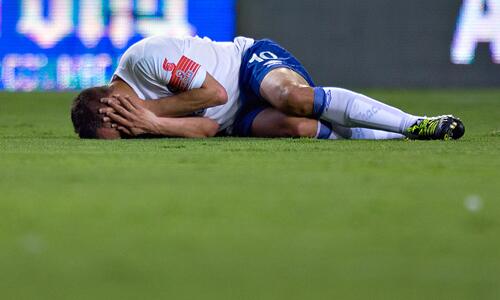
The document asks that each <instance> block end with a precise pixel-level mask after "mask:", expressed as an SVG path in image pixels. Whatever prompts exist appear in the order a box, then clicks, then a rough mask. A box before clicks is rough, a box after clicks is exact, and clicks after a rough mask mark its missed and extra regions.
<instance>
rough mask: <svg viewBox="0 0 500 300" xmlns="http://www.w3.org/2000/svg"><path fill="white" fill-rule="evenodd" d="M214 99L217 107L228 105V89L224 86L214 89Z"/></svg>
mask: <svg viewBox="0 0 500 300" xmlns="http://www.w3.org/2000/svg"><path fill="white" fill-rule="evenodd" d="M212 99H213V104H214V105H215V106H219V105H224V104H226V103H227V100H228V96H227V92H226V89H225V88H224V87H223V86H218V87H217V88H214V89H213V91H212Z"/></svg>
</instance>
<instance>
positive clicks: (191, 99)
mask: <svg viewBox="0 0 500 300" xmlns="http://www.w3.org/2000/svg"><path fill="white" fill-rule="evenodd" d="M226 102H227V94H226V93H225V91H221V90H209V89H203V88H201V89H194V90H190V91H186V92H184V93H181V94H178V95H174V96H170V97H166V98H161V99H158V100H153V101H145V106H146V108H147V109H149V110H150V111H152V112H153V113H154V114H155V115H157V116H159V117H180V116H187V115H190V114H193V113H194V112H197V111H200V110H202V109H206V108H210V107H214V106H218V105H223V104H225V103H226Z"/></svg>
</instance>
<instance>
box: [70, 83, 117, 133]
mask: <svg viewBox="0 0 500 300" xmlns="http://www.w3.org/2000/svg"><path fill="white" fill-rule="evenodd" d="M111 93H112V89H111V88H110V87H108V86H99V87H93V88H88V89H86V90H83V91H82V92H81V93H80V94H78V96H76V98H75V99H74V100H73V105H72V107H71V121H72V122H73V127H74V128H75V132H76V133H77V134H78V135H79V136H80V138H82V139H118V138H120V133H119V132H118V131H117V130H116V129H114V128H111V124H109V123H104V122H103V121H102V117H103V116H102V115H101V114H99V109H100V108H103V107H105V105H104V104H102V103H101V99H102V98H106V97H109V96H111Z"/></svg>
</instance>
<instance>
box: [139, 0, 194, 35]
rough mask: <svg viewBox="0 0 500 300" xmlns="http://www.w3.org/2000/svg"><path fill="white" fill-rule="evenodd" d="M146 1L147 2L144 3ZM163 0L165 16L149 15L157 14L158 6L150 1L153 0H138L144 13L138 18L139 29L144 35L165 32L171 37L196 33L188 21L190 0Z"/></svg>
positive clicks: (141, 11)
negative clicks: (154, 16) (155, 16)
mask: <svg viewBox="0 0 500 300" xmlns="http://www.w3.org/2000/svg"><path fill="white" fill-rule="evenodd" d="M144 1H146V2H145V3H144V4H142V2H144ZM161 1H163V18H151V17H148V15H154V14H155V10H156V6H153V5H151V4H150V3H149V2H151V0H137V2H138V7H139V8H140V10H139V12H140V13H142V14H144V15H143V16H139V18H138V20H137V31H138V32H139V33H140V34H141V35H143V36H151V35H156V34H164V35H168V36H171V37H184V36H192V35H194V33H195V31H194V29H193V26H191V25H190V24H189V22H188V8H187V5H188V0H161ZM153 9H155V10H153ZM148 10H149V11H148Z"/></svg>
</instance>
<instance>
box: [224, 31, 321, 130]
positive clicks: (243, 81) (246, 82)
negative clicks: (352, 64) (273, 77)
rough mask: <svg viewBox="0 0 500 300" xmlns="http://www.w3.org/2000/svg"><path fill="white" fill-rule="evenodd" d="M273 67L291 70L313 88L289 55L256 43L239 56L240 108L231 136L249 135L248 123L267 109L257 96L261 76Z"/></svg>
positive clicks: (271, 44) (270, 44)
mask: <svg viewBox="0 0 500 300" xmlns="http://www.w3.org/2000/svg"><path fill="white" fill-rule="evenodd" d="M276 68H287V69H291V70H293V71H295V72H297V73H298V74H300V75H301V76H302V77H304V79H305V80H306V81H307V82H308V83H309V85H311V86H312V87H314V86H315V85H314V82H313V80H312V78H311V76H310V75H309V73H307V71H306V69H305V68H304V66H302V64H301V63H300V62H299V61H298V59H296V58H295V57H294V56H293V55H292V54H291V53H290V52H288V51H287V50H286V49H284V48H283V47H281V46H280V45H278V44H276V43H275V42H273V41H271V40H259V41H256V42H255V44H253V46H252V47H250V48H249V49H248V50H247V51H246V52H245V54H244V55H243V60H242V62H241V67H240V78H239V80H240V92H241V95H240V97H241V100H242V102H243V105H242V107H241V109H240V111H239V112H238V115H237V117H236V121H235V123H234V126H233V132H232V135H235V136H242V137H246V136H251V134H252V123H253V121H254V120H255V118H256V117H257V115H258V114H259V113H260V112H262V111H263V110H264V109H266V108H268V107H271V104H269V103H268V102H267V101H266V100H265V99H264V98H262V95H261V94H260V84H261V83H262V80H263V79H264V77H265V76H266V75H267V74H268V73H269V72H271V71H272V70H274V69H276Z"/></svg>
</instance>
